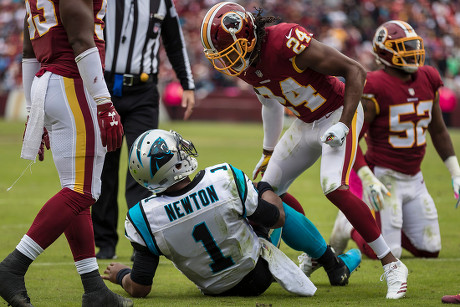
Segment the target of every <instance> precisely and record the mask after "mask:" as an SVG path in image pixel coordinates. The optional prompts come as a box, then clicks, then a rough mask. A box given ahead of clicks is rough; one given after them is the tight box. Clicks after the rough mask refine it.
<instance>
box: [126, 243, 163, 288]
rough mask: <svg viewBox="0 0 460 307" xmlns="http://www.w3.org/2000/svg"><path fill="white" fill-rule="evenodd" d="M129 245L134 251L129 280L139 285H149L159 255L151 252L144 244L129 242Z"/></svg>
mask: <svg viewBox="0 0 460 307" xmlns="http://www.w3.org/2000/svg"><path fill="white" fill-rule="evenodd" d="M131 245H132V246H133V247H134V250H135V251H136V253H135V255H134V263H133V269H132V271H131V280H132V281H134V282H135V283H138V284H140V285H144V286H150V285H151V284H152V283H153V277H155V272H156V270H157V267H158V263H159V261H160V257H159V256H156V255H154V254H152V253H151V252H150V251H149V250H148V248H146V247H145V246H142V245H139V244H137V243H131Z"/></svg>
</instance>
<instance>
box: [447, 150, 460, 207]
mask: <svg viewBox="0 0 460 307" xmlns="http://www.w3.org/2000/svg"><path fill="white" fill-rule="evenodd" d="M444 164H445V165H446V167H447V169H448V170H449V173H450V176H451V177H452V188H453V189H454V196H455V198H456V199H457V202H456V203H455V208H458V205H459V203H460V197H459V194H460V166H459V164H458V159H457V157H456V156H450V157H448V158H447V159H446V160H444Z"/></svg>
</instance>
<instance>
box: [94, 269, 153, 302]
mask: <svg viewBox="0 0 460 307" xmlns="http://www.w3.org/2000/svg"><path fill="white" fill-rule="evenodd" d="M123 269H130V267H128V266H126V265H124V264H121V263H119V262H112V263H110V264H109V265H108V266H107V268H106V269H105V271H104V274H106V275H102V278H103V279H106V280H109V281H111V282H113V283H114V284H116V283H118V281H117V275H118V272H120V271H121V270H123ZM121 283H122V287H123V289H125V291H126V292H127V293H128V294H129V295H131V296H132V297H146V296H147V295H148V294H149V293H150V291H151V289H152V286H151V285H149V286H145V285H141V284H138V283H136V282H134V281H133V280H132V279H131V273H128V274H126V275H125V276H124V277H123V279H122V281H121Z"/></svg>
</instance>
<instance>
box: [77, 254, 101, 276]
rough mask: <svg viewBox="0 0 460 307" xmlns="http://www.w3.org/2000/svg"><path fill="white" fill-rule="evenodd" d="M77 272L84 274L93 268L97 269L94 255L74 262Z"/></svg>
mask: <svg viewBox="0 0 460 307" xmlns="http://www.w3.org/2000/svg"><path fill="white" fill-rule="evenodd" d="M75 267H76V268H77V272H78V274H80V275H82V274H86V273H89V272H92V271H94V270H99V266H98V265H97V260H96V257H91V258H86V259H83V260H80V261H76V262H75Z"/></svg>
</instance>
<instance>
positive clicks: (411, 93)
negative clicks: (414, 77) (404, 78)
mask: <svg viewBox="0 0 460 307" xmlns="http://www.w3.org/2000/svg"><path fill="white" fill-rule="evenodd" d="M409 94H410V95H411V96H414V95H415V90H414V89H413V88H409Z"/></svg>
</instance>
